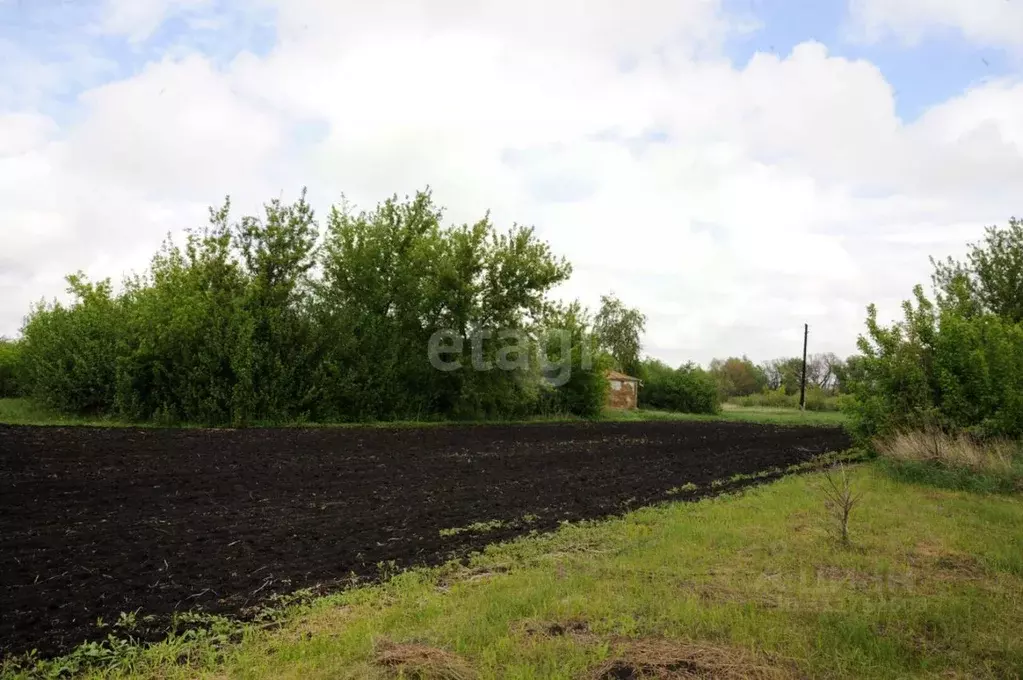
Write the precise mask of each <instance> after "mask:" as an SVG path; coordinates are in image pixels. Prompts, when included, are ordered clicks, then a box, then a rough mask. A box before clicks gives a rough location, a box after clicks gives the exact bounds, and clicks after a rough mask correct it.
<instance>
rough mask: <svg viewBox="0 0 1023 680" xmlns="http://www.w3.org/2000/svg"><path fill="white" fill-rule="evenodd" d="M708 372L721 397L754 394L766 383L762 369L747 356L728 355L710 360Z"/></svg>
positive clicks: (765, 385) (763, 387)
mask: <svg viewBox="0 0 1023 680" xmlns="http://www.w3.org/2000/svg"><path fill="white" fill-rule="evenodd" d="M710 374H711V375H712V376H713V377H714V379H715V381H716V382H717V385H718V390H719V391H720V392H721V396H722V397H725V398H727V397H744V396H747V395H750V394H756V393H757V392H760V391H761V390H763V389H765V388H766V387H767V384H768V379H767V374H766V373H765V372H764V369H763V368H761V367H760V366H757V365H756V364H754V363H753V362H752V361H750V359H749V358H748V357H745V356H744V357H742V358H741V359H740V358H738V357H729V358H728V359H723V360H722V359H714V360H713V361H711V362H710Z"/></svg>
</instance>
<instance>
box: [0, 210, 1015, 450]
mask: <svg viewBox="0 0 1023 680" xmlns="http://www.w3.org/2000/svg"><path fill="white" fill-rule="evenodd" d="M933 267H934V273H933V276H932V295H931V296H930V297H928V296H927V295H926V294H925V292H924V289H923V287H922V286H917V287H916V288H915V289H914V291H913V299H912V300H909V301H906V302H905V303H904V304H903V313H904V318H903V320H901V321H898V322H896V323H894V324H892V325H891V326H889V327H885V326H882V325H881V324H879V323H878V321H877V310H876V308H875V307H874V306H873V305H871V306H869V307H868V310H867V312H868V313H867V322H866V333H865V334H863V335H862V336H861V337H860V338H859V339H858V349H859V353H858V354H856V355H854V356H852V357H849V358H847V359H844V360H843V359H840V358H839V357H837V356H836V355H834V354H831V353H823V354H813V355H810V356H809V357H808V361H807V366H806V380H807V385H808V406H809V407H811V408H814V407H819V408H824V407H828V408H830V407H837V404H838V403H839V400H836V399H834V396H835V395H838V394H841V395H842V397H841V400H840V401H841V405H842V407H843V409H845V410H847V411H848V413H849V414H850V415H851V419H852V427H853V429H854V431H855V432H856V433H857V434H858V435H860V436H861V437H863V438H870V437H873V436H876V435H878V434H884V433H888V432H892V431H897V430H904V429H912V428H935V427H936V428H941V429H945V430H966V431H969V432H971V433H975V434H977V435H979V436H986V435H1007V436H1020V435H1023V221H1020V220H1017V219H1015V218H1013V219H1011V220H1010V221H1009V224H1008V226H1007V227H1005V228H998V227H989V228H988V229H987V230H986V232H985V236H984V239H983V240H982V241H981V242H979V243H975V244H970V249H969V253H968V255H967V258H966V260H965V261H957V260H953V259H948V260H945V261H933ZM571 271H572V268H571V265H570V264H569V263H568V262H567V261H566V260H565V259H564V258H561V257H557V256H556V255H555V254H553V253H552V252H551V250H550V247H549V245H548V244H547V243H545V242H543V241H540V240H539V239H538V238H537V237H536V235H535V233H534V231H533V230H532V229H531V228H526V227H522V226H519V225H513V226H512V227H511V228H509V229H506V230H503V231H502V230H498V229H497V228H496V227H495V226H494V225H493V224H492V223H491V221H490V219H489V215H486V216H484V217H482V218H481V219H480V220H478V221H477V222H475V223H473V224H462V225H445V224H444V221H443V212H442V211H441V210H440V209H439V208H438V207H437V206H436V205H435V204H434V202H433V197H432V195H431V194H430V192H429V191H424V192H419V193H417V194H416V195H415V196H414V197H411V198H408V197H407V198H405V199H403V200H399V199H398V198H397V197H392V198H390V199H388V200H387V201H385V202H383V203H381V204H379V205H377V206H376V207H375V208H374V209H373V210H370V211H361V212H356V211H354V210H353V209H351V207H350V206H349V205H348V204H347V203H344V202H342V203H341V204H340V205H336V206H334V207H332V208H331V209H330V211H329V212H328V213H327V215H326V217H325V219H324V220H323V223H322V225H321V223H320V221H319V220H318V219H317V217H316V216H315V215H314V212H313V210H312V209H311V207H310V206H309V204H308V203H307V202H306V199H305V193H304V192H303V193H302V195H301V196H300V198H299V199H298V200H296V201H295V202H293V203H291V204H285V203H282V202H281V201H280V200H274V201H271V202H269V203H267V204H266V205H265V206H264V208H263V211H262V214H260V215H258V216H244V217H242V218H240V219H237V220H235V219H233V218H232V216H231V206H230V201H229V200H226V201H225V203H224V204H223V205H222V206H221V207H219V208H216V209H211V210H210V214H209V222H208V224H207V225H205V226H203V227H201V228H199V229H194V230H190V231H188V232H187V235H186V237H185V239H184V242H183V243H182V244H177V243H175V242H174V241H173V240H171V239H170V238H168V239H167V240H166V241H165V243H164V245H163V246H162V247H161V249H160V250H159V252H157V253H156V254H155V256H154V257H153V259H152V261H151V263H150V265H149V267H148V268H147V269H146V270H145V271H144V272H142V273H140V274H134V275H132V276H129V277H127V278H126V279H125V280H124V281H123V282H122V285H121V286H119V287H118V288H117V289H116V290H115V288H114V286H113V284H112V283H111V281H109V280H105V281H99V282H92V281H89V280H88V279H87V278H86V277H85V276H84V275H83V274H81V273H78V274H74V275H71V276H69V277H68V278H67V282H68V292H69V293H70V295H71V298H72V299H71V302H70V303H68V304H63V303H60V302H57V301H52V302H46V301H43V302H40V303H38V304H37V305H35V306H34V307H33V308H32V309H31V310H30V312H29V314H28V316H27V317H26V320H25V324H24V326H23V328H22V333H21V337H20V338H19V339H17V340H10V339H3V338H0V397H7V396H19V395H25V396H29V397H31V398H33V399H34V400H36V401H38V402H40V403H41V404H43V405H45V406H48V407H50V408H52V409H54V410H57V411H60V412H64V413H74V414H84V415H109V416H114V417H117V418H123V419H127V420H135V421H156V422H169V423H175V422H191V423H202V424H235V425H239V424H247V423H255V422H266V423H279V422H346V421H367V420H394V419H410V420H428V419H437V418H456V419H505V418H524V417H530V416H535V415H559V414H574V415H579V416H583V417H592V416H595V415H598V414H599V413H600V412H601V410H602V408H603V407H604V404H605V401H606V397H607V390H608V382H607V380H606V378H605V372H606V370H607V369H609V368H616V369H617V370H620V371H623V372H625V373H628V374H630V375H634V376H636V377H638V378H640V379H641V380H642V381H643V385H642V389H641V390H640V405H641V406H645V407H649V408H658V409H668V410H676V411H686V412H694V413H714V412H716V411H717V410H718V409H719V406H720V403H721V402H722V401H723V400H727V399H738V400H744V399H745V400H750V403H757V404H761V405H788V406H791V405H794V400H795V399H796V395H797V394H798V393H799V390H800V382H801V380H802V377H803V375H802V374H803V365H802V358H801V357H787V358H781V359H776V360H773V361H767V362H764V363H761V364H755V363H754V362H753V361H752V360H750V359H749V358H748V357H746V356H742V357H729V358H726V359H715V360H714V361H712V362H711V364H710V365H709V366H708V367H707V368H706V369H705V368H702V367H700V366H698V365H696V364H694V363H691V362H688V363H685V364H682V365H680V366H677V367H672V366H668V365H667V364H665V363H663V362H661V361H659V360H657V359H654V358H651V357H645V356H643V354H642V344H641V338H642V335H643V332H644V331H645V327H646V317H645V316H644V315H643V314H642V313H641V312H640V311H639V310H638V309H635V308H632V307H629V306H628V305H626V304H625V303H624V302H622V301H621V300H619V299H618V298H617V297H616V296H615V295H614V294H609V295H605V296H603V297H602V298H601V301H600V306H599V308H598V310H597V311H596V313H592V312H591V311H590V310H588V309H586V308H585V307H583V306H582V305H581V304H580V303H579V302H572V303H569V304H565V303H562V302H559V301H557V300H554V299H552V298H551V296H550V293H551V290H552V289H553V288H554V287H555V286H557V285H558V284H560V283H562V282H564V281H565V280H566V279H567V278H568V277H569V276H570V274H571ZM494 330H498V331H502V332H511V333H510V335H511V336H514V338H517V339H516V340H502V339H500V338H498V339H496V340H493V339H492V340H488V341H487V342H484V343H476V342H471V343H465V344H460V345H459V346H458V348H457V349H451V348H448V349H446V350H445V351H448V352H449V353H451V352H454V353H455V355H456V358H460V359H462V362H461V363H462V364H464V367H463V368H462V369H461V370H452V371H448V370H437V368H436V367H435V366H434V365H432V364H431V361H429V360H428V357H427V352H428V348H430V347H431V346H432V345H431V342H433V341H434V340H435V338H436V336H437V334H438V332H441V331H444V332H447V333H449V334H450V333H453V334H454V335H456V336H458V337H463V338H470V337H476V336H477V335H479V334H480V333H487V332H490V331H494ZM509 357H515V360H514V361H513V362H512V363H514V365H515V367H516V368H515V370H502V369H495V368H493V367H492V366H490V365H491V364H493V363H494V361H495V359H502V360H504V363H505V364H507V363H508V360H509ZM497 363H499V364H500V363H501V362H497ZM473 364H477V365H483V366H490V368H487V369H482V370H477V369H471V368H468V367H469V366H471V365H473ZM562 378H564V379H562ZM814 404H817V406H814Z"/></svg>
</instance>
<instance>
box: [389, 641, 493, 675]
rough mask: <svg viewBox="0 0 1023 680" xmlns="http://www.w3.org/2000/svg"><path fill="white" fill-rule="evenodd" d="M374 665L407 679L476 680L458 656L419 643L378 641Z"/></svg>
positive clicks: (468, 667) (471, 670)
mask: <svg viewBox="0 0 1023 680" xmlns="http://www.w3.org/2000/svg"><path fill="white" fill-rule="evenodd" d="M376 648H377V655H376V659H375V662H376V665H377V666H382V667H384V668H386V669H388V670H389V671H391V672H392V673H393V675H394V676H395V677H400V678H407V679H408V680H475V678H476V677H477V674H476V671H474V670H473V669H472V667H471V666H469V664H468V663H466V662H465V660H464V659H462V658H461V657H460V656H458V655H457V654H452V653H451V652H448V651H445V650H443V649H438V648H436V647H429V646H427V645H419V644H397V643H394V642H391V641H390V640H386V639H385V640H380V641H378V642H377V645H376Z"/></svg>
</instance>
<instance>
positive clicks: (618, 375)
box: [607, 371, 639, 382]
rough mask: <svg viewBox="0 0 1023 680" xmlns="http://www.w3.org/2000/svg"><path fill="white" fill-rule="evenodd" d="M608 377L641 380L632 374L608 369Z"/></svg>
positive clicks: (633, 380) (610, 378) (611, 378)
mask: <svg viewBox="0 0 1023 680" xmlns="http://www.w3.org/2000/svg"><path fill="white" fill-rule="evenodd" d="M607 379H608V380H628V381H631V382H639V378H633V377H632V376H631V375H625V374H624V373H619V372H618V371H608V372H607Z"/></svg>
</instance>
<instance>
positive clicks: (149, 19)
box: [97, 0, 212, 42]
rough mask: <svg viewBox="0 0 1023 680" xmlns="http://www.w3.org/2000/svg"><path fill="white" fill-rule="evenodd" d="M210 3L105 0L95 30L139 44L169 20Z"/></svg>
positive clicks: (209, 0) (208, 0)
mask: <svg viewBox="0 0 1023 680" xmlns="http://www.w3.org/2000/svg"><path fill="white" fill-rule="evenodd" d="M211 3H212V0H104V2H103V7H102V11H101V14H100V18H99V23H98V25H97V28H98V29H99V30H100V31H101V32H103V33H107V34H113V35H123V36H126V37H127V38H128V40H130V41H131V42H141V41H143V40H145V39H146V38H148V37H149V36H150V35H152V34H153V31H155V30H156V29H157V28H158V27H159V26H160V24H162V23H163V22H164V20H166V19H167V18H168V17H169V16H173V15H175V14H180V13H183V12H188V11H190V10H195V9H199V8H202V7H203V6H208V5H210V4H211Z"/></svg>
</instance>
